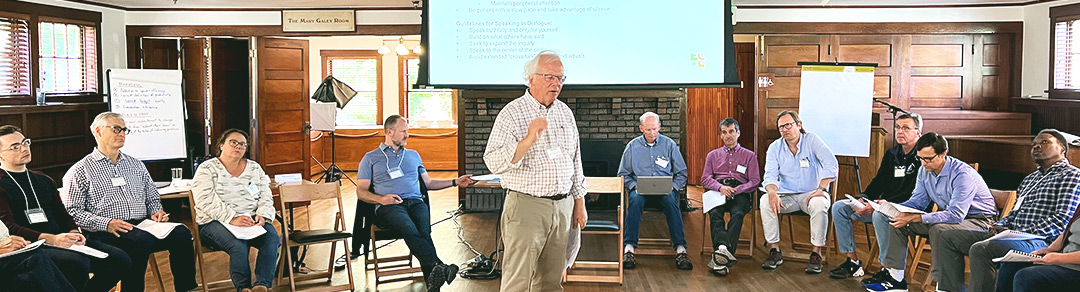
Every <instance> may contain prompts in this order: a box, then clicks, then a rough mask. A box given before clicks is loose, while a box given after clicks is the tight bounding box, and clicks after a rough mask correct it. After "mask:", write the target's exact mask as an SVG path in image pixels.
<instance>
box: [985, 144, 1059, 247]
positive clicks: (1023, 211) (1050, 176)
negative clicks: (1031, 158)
mask: <svg viewBox="0 0 1080 292" xmlns="http://www.w3.org/2000/svg"><path fill="white" fill-rule="evenodd" d="M1044 171H1045V172H1044ZM1016 195H1017V200H1016V207H1015V208H1014V209H1013V211H1012V212H1010V213H1009V216H1006V217H1005V218H1002V219H1001V221H998V222H997V223H994V225H998V226H1002V227H1008V228H1009V229H1014V230H1017V231H1022V232H1027V233H1032V234H1037V235H1042V236H1046V237H1047V238H1049V239H1054V238H1056V237H1057V236H1058V235H1061V233H1062V232H1063V231H1064V230H1065V224H1067V223H1068V221H1069V218H1072V216H1073V213H1074V212H1076V206H1077V204H1080V168H1077V167H1076V166H1073V165H1072V164H1069V161H1068V160H1065V159H1062V160H1061V161H1058V162H1057V163H1054V165H1051V166H1050V168H1048V169H1042V168H1041V167H1040V168H1039V169H1038V170H1036V171H1035V172H1032V173H1031V174H1029V175H1028V176H1027V177H1025V178H1024V181H1022V182H1020V188H1019V189H1018V190H1017V191H1016Z"/></svg>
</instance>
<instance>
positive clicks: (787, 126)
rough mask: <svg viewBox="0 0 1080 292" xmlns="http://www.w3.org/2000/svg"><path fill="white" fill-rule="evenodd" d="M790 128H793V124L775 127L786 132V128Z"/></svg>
mask: <svg viewBox="0 0 1080 292" xmlns="http://www.w3.org/2000/svg"><path fill="white" fill-rule="evenodd" d="M792 126H795V122H790V123H787V124H783V125H780V126H777V127H778V128H780V129H781V130H787V129H788V128H791V127H792Z"/></svg>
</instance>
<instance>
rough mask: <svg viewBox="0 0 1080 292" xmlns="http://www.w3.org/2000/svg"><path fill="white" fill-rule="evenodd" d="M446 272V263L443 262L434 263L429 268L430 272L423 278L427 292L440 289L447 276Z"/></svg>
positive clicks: (436, 291) (434, 291) (435, 291)
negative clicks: (433, 265)
mask: <svg viewBox="0 0 1080 292" xmlns="http://www.w3.org/2000/svg"><path fill="white" fill-rule="evenodd" d="M446 272H447V269H446V265H443V264H435V267H433V268H431V273H430V274H428V277H427V279H424V282H425V283H426V284H427V291H428V292H439V291H440V290H441V289H442V285H443V284H444V283H446V280H447V277H449V275H447V274H446Z"/></svg>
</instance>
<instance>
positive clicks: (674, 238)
mask: <svg viewBox="0 0 1080 292" xmlns="http://www.w3.org/2000/svg"><path fill="white" fill-rule="evenodd" d="M640 121H641V124H640V125H639V126H638V128H639V129H640V130H641V133H642V135H641V136H639V137H637V138H634V139H633V140H630V143H628V144H626V149H625V150H623V155H622V161H620V162H619V172H618V175H619V176H622V177H623V185H624V186H625V187H626V188H627V189H630V193H629V195H628V197H629V207H628V208H627V211H626V237H625V238H624V239H623V244H624V245H625V247H624V249H623V266H624V267H625V268H627V269H632V268H634V266H635V265H636V260H635V258H634V248H636V247H637V245H638V229H639V228H640V227H641V213H642V211H643V210H644V207H645V197H643V196H642V195H656V196H659V197H660V203H661V205H662V206H663V209H664V216H666V217H667V224H668V231H669V232H670V233H671V243H672V245H673V246H674V249H675V252H676V256H675V266H676V267H677V268H679V269H681V270H690V269H693V268H694V264H693V263H691V261H690V256H688V255H687V254H686V238H685V236H684V235H683V224H682V213H681V210H680V209H679V199H678V195H679V190H680V189H682V188H683V187H686V163H685V162H684V161H683V158H682V154H681V152H679V146H678V145H675V141H674V140H671V138H668V137H665V136H663V135H660V116H658V115H656V114H655V113H652V112H646V113H645V114H642V115H641V118H640Z"/></svg>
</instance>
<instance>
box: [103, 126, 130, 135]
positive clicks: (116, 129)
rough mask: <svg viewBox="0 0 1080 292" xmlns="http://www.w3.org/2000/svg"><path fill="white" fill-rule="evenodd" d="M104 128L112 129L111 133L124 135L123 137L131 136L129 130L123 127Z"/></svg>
mask: <svg viewBox="0 0 1080 292" xmlns="http://www.w3.org/2000/svg"><path fill="white" fill-rule="evenodd" d="M105 128H109V129H112V132H113V133H115V134H120V133H124V135H130V134H131V128H124V127H121V126H105Z"/></svg>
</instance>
